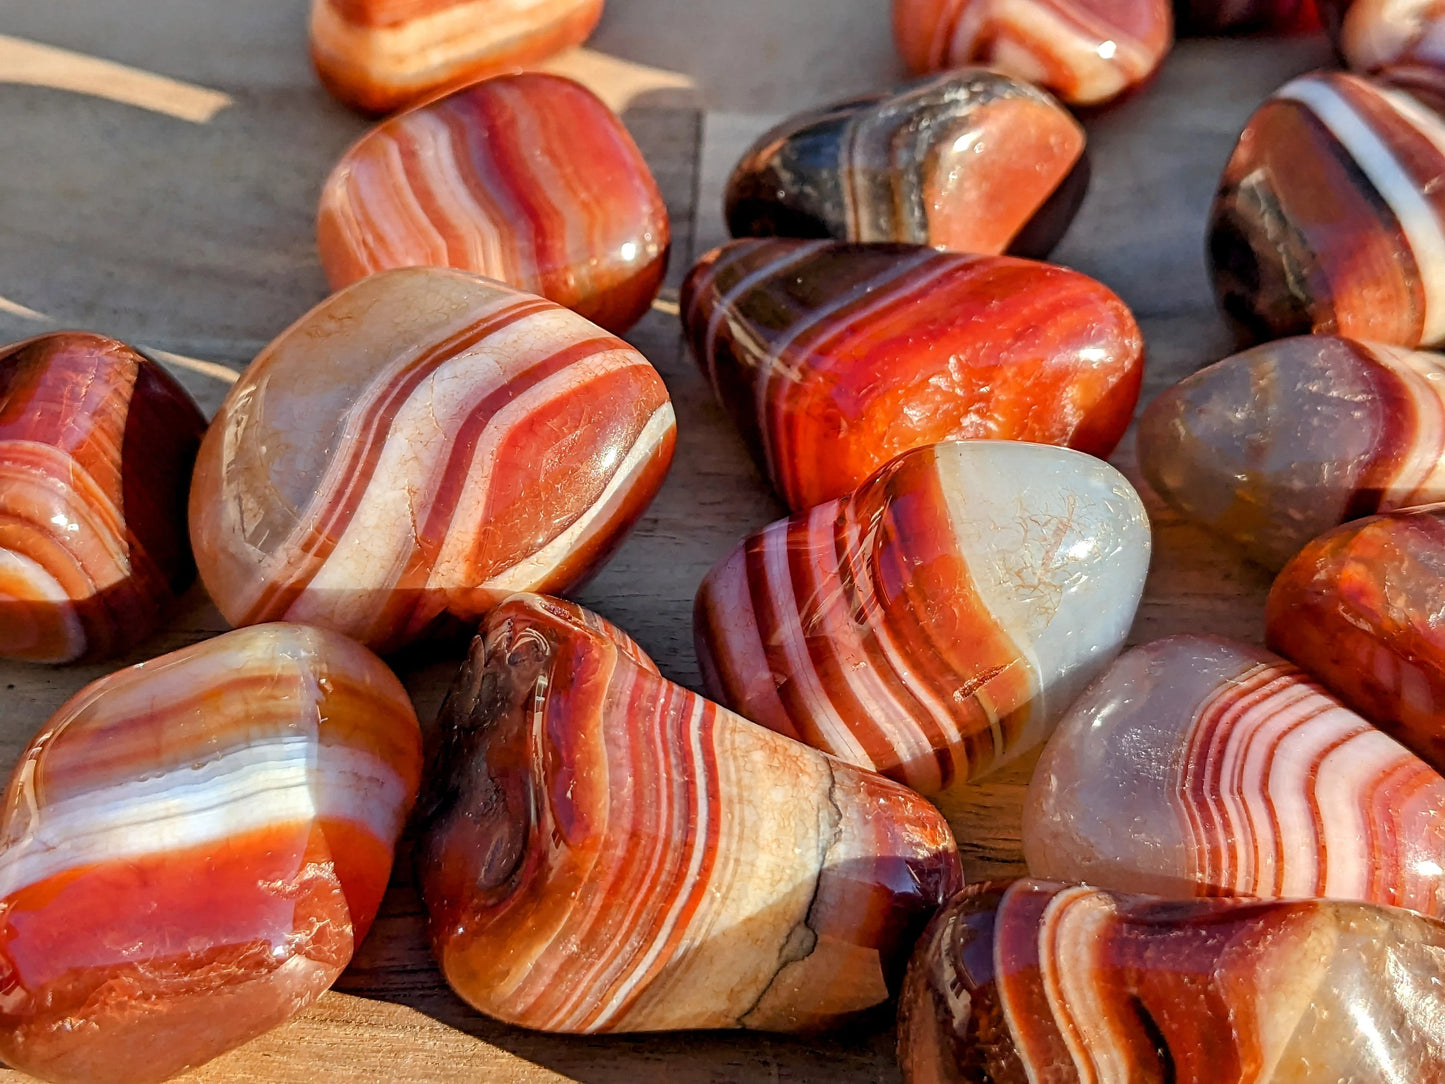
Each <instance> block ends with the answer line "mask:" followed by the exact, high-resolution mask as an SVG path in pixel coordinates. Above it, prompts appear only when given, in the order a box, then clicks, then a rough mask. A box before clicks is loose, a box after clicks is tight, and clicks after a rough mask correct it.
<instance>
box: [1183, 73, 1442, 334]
mask: <svg viewBox="0 0 1445 1084" xmlns="http://www.w3.org/2000/svg"><path fill="white" fill-rule="evenodd" d="M1442 171H1445V116H1442V115H1441V114H1439V113H1437V112H1436V111H1435V110H1433V109H1431V108H1429V107H1428V106H1427V105H1426V104H1425V103H1424V102H1422V101H1421V100H1420V99H1419V98H1417V97H1416V96H1414V95H1413V94H1411V93H1408V92H1407V91H1406V90H1405V89H1402V87H1401V86H1400V85H1392V84H1388V83H1385V82H1382V81H1379V80H1371V79H1365V78H1362V77H1360V76H1357V75H1350V74H1347V73H1344V72H1318V73H1315V74H1312V75H1306V76H1302V77H1300V78H1299V79H1296V80H1294V81H1293V82H1290V83H1287V84H1285V86H1284V87H1282V88H1281V89H1280V90H1278V91H1276V92H1275V93H1274V94H1273V95H1272V96H1271V97H1270V98H1269V99H1268V100H1267V101H1266V102H1265V103H1264V104H1263V105H1262V106H1260V107H1259V109H1258V110H1256V111H1255V113H1254V115H1253V116H1252V117H1250V119H1249V122H1248V123H1247V124H1246V125H1245V128H1244V132H1243V134H1241V135H1240V137H1239V143H1238V145H1237V146H1236V147H1235V149H1234V153H1233V154H1232V155H1231V157H1230V159H1229V163H1228V164H1227V165H1226V166H1225V168H1224V175H1223V177H1222V178H1221V180H1220V184H1219V192H1218V194H1217V196H1216V197H1215V201H1214V207H1213V210H1212V211H1211V216H1210V225H1209V259H1210V265H1211V270H1212V272H1213V277H1214V289H1215V293H1216V294H1217V296H1218V298H1219V302H1220V305H1221V306H1222V307H1223V309H1224V311H1225V312H1226V313H1227V314H1228V315H1229V316H1230V317H1231V318H1233V319H1234V320H1235V321H1236V324H1237V326H1238V330H1239V331H1240V333H1241V334H1242V335H1244V336H1248V337H1252V338H1256V339H1271V338H1278V337H1280V336H1283V335H1294V334H1301V333H1304V332H1310V331H1314V332H1321V333H1337V334H1340V335H1348V336H1351V337H1353V338H1359V339H1366V340H1371V341H1377V342H1387V343H1397V344H1399V345H1402V346H1412V347H1413V346H1433V345H1436V344H1439V343H1441V342H1445V224H1442V216H1445V189H1441V187H1440V186H1439V185H1438V184H1437V183H1436V181H1437V179H1438V178H1439V176H1440V174H1441V173H1442Z"/></svg>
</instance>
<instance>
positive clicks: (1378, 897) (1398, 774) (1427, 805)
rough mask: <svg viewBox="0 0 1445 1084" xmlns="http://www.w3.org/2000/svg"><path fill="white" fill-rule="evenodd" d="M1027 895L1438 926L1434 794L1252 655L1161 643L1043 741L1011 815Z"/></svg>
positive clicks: (1440, 903)
mask: <svg viewBox="0 0 1445 1084" xmlns="http://www.w3.org/2000/svg"><path fill="white" fill-rule="evenodd" d="M1023 835H1024V856H1025V858H1026V859H1027V860H1028V864H1029V872H1031V873H1032V874H1033V875H1034V876H1036V877H1049V878H1054V879H1057V880H1061V881H1082V882H1087V883H1089V884H1092V885H1098V886H1100V887H1103V888H1111V889H1117V890H1120V891H1125V892H1154V893H1158V894H1159V895H1162V896H1196V895H1198V896H1234V895H1251V896H1262V897H1270V898H1274V897H1285V898H1288V897H1314V896H1325V897H1330V898H1333V899H1344V900H1363V901H1366V902H1369V903H1381V904H1389V905H1392V906H1400V907H1409V908H1411V909H1412V910H1416V911H1420V912H1422V913H1424V914H1430V915H1436V916H1438V915H1441V914H1442V913H1445V870H1442V869H1441V864H1440V856H1441V854H1442V853H1445V851H1442V848H1445V779H1442V778H1441V777H1440V776H1439V774H1437V773H1436V772H1435V771H1434V770H1433V769H1432V768H1431V767H1430V766H1429V765H1428V764H1426V763H1425V762H1424V761H1423V760H1421V759H1420V758H1419V757H1417V756H1415V755H1414V754H1413V753H1411V752H1410V751H1409V750H1408V749H1406V748H1405V747H1404V746H1402V745H1400V744H1399V743H1397V742H1396V741H1395V740H1394V739H1393V738H1390V737H1387V736H1386V735H1385V734H1384V733H1382V732H1381V731H1379V730H1377V729H1376V728H1375V727H1373V726H1371V725H1370V724H1369V723H1368V722H1366V721H1365V720H1364V719H1362V718H1360V716H1358V715H1356V714H1355V713H1354V712H1352V711H1350V710H1349V709H1348V708H1346V707H1344V706H1343V705H1342V704H1341V703H1340V702H1339V701H1338V700H1336V699H1335V698H1334V697H1332V696H1330V695H1329V694H1328V693H1327V692H1326V691H1325V690H1324V689H1323V688H1322V687H1321V686H1319V685H1317V684H1316V683H1315V682H1314V681H1312V680H1310V679H1309V678H1308V677H1307V676H1306V675H1305V674H1304V673H1303V672H1301V671H1300V670H1299V669H1298V668H1297V667H1295V666H1294V665H1292V664H1290V663H1287V662H1285V661H1284V660H1283V659H1281V658H1279V657H1278V656H1276V655H1272V654H1270V653H1269V652H1267V651H1265V650H1263V649H1262V648H1256V647H1251V646H1249V645H1246V644H1240V643H1234V642H1232V641H1229V640H1222V639H1219V638H1218V637H1212V636H1174V637H1170V638H1169V639H1167V640H1158V641H1155V642H1154V643H1152V644H1149V645H1147V646H1145V647H1138V648H1135V649H1133V650H1132V651H1128V652H1126V653H1125V654H1124V655H1122V656H1120V658H1119V660H1118V661H1117V662H1116V663H1114V665H1113V666H1112V667H1111V668H1110V669H1109V671H1108V672H1107V673H1106V674H1105V675H1104V676H1103V677H1102V678H1100V679H1099V680H1098V681H1097V682H1095V683H1094V685H1093V686H1091V687H1090V689H1089V691H1088V692H1086V693H1085V694H1084V695H1083V697H1082V698H1081V699H1080V700H1079V701H1078V702H1076V703H1075V704H1074V706H1073V708H1072V709H1070V711H1069V712H1068V713H1067V714H1066V715H1065V716H1064V719H1063V720H1062V721H1061V722H1060V723H1059V726H1058V729H1057V730H1055V731H1054V736H1053V737H1052V738H1051V739H1050V740H1049V744H1048V745H1047V746H1046V747H1045V749H1044V755H1043V757H1042V758H1041V759H1040V761H1039V765H1038V769H1037V771H1036V772H1035V774H1034V778H1033V782H1032V783H1031V784H1030V785H1029V792H1028V798H1027V801H1026V803H1025V807H1024V828H1023Z"/></svg>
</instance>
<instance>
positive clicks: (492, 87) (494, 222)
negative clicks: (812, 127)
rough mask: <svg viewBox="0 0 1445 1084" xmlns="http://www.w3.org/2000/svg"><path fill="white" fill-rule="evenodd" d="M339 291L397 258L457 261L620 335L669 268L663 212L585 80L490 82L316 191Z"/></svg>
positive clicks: (436, 105)
mask: <svg viewBox="0 0 1445 1084" xmlns="http://www.w3.org/2000/svg"><path fill="white" fill-rule="evenodd" d="M316 234H317V241H318V244H319V246H320V251H321V264H322V266H323V267H324V268H325V270H326V277H327V278H328V279H329V280H330V282H331V287H332V289H334V290H339V289H341V288H342V287H344V286H348V285H350V284H351V283H354V282H356V281H358V280H359V279H363V278H365V277H366V276H367V275H370V274H372V273H374V272H377V271H381V270H384V269H386V268H393V267H426V266H434V267H454V268H457V269H459V270H462V271H474V272H476V273H477V274H479V275H486V276H488V277H489V278H494V279H500V280H501V281H503V282H506V283H508V284H510V285H512V286H515V287H517V288H518V289H521V290H527V291H528V292H530V293H536V294H541V295H542V296H543V297H546V298H549V299H550V300H552V301H555V302H557V304H559V305H563V306H565V307H567V308H569V309H573V310H575V311H576V312H577V313H579V314H580V315H582V316H584V317H586V318H587V319H588V320H591V321H593V322H594V323H597V324H600V325H601V326H603V327H605V328H607V329H608V330H609V331H615V332H617V333H618V334H621V333H622V332H624V331H626V330H627V329H628V328H629V327H631V326H632V325H633V324H634V323H636V322H637V320H638V319H639V318H640V317H641V316H642V315H643V314H644V313H645V312H647V310H648V307H649V306H651V304H652V300H653V298H654V297H656V296H657V289H658V286H659V285H660V284H661V282H662V276H663V273H664V271H666V269H667V254H668V244H669V239H670V236H671V234H670V232H669V226H668V218H667V208H666V207H665V206H664V205H663V202H662V195H661V193H659V192H658V190H657V184H656V182H655V181H654V180H653V179H652V173H651V172H650V171H649V170H648V168H647V163H646V162H644V161H643V159H642V154H641V152H639V151H638V149H637V145H636V144H635V143H633V142H632V137H631V136H629V135H628V134H627V129H625V128H624V127H623V126H622V122H621V121H620V120H618V119H617V117H616V115H615V114H614V113H613V112H612V111H611V110H610V109H608V108H607V106H606V105H604V104H603V103H602V100H601V99H600V98H598V97H597V96H596V95H595V94H593V93H592V92H591V91H590V90H588V89H587V88H586V87H584V86H582V85H581V84H579V83H574V82H573V81H572V80H570V79H563V78H561V77H560V76H556V75H544V74H541V73H537V72H529V73H526V74H522V75H511V76H501V77H498V78H496V79H488V80H486V81H485V82H482V83H477V84H475V85H473V86H470V87H465V88H463V89H462V90H458V91H456V92H455V93H453V94H450V95H448V96H447V97H445V98H441V99H438V100H436V101H432V102H428V103H427V104H425V105H422V106H418V107H417V108H416V109H412V110H410V111H408V112H406V113H403V114H401V115H400V116H397V117H392V118H391V119H390V120H387V121H384V122H383V123H382V124H380V125H378V126H377V127H376V128H373V129H372V130H371V131H370V132H368V133H367V134H366V135H364V136H362V138H361V139H360V140H359V141H358V142H357V143H356V144H355V145H354V146H353V147H352V148H351V149H350V150H348V151H347V152H346V154H345V155H343V156H342V158H341V161H340V162H338V163H337V165H336V168H335V169H333V170H332V172H331V176H330V177H329V178H328V179H327V181H326V185H325V187H324V188H323V189H322V192H321V208H320V211H319V212H318V214H317V219H316Z"/></svg>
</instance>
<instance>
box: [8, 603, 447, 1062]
mask: <svg viewBox="0 0 1445 1084" xmlns="http://www.w3.org/2000/svg"><path fill="white" fill-rule="evenodd" d="M420 774H421V735H420V731H419V730H418V728H417V722H416V716H415V714H414V713H413V712H412V707H411V702H410V701H409V700H408V699H407V695H406V692H405V690H403V689H402V687H401V683H400V682H398V681H397V680H396V678H395V677H394V676H393V675H392V673H391V671H389V670H388V669H387V668H386V667H385V666H384V665H382V663H381V661H380V660H378V659H377V658H376V656H374V655H372V654H371V653H370V652H369V651H366V650H365V649H364V648H361V647H359V646H358V645H356V644H354V643H352V642H351V641H350V640H347V639H346V638H344V637H342V636H338V635H336V634H335V633H331V632H325V631H323V630H321V629H313V628H305V627H302V626H300V625H280V624H277V625H262V626H259V627H257V628H251V629H242V630H240V631H237V632H232V633H228V634H226V635H225V636H220V637H217V638H216V639H214V640H209V641H206V642H205V643H201V644H197V645H195V646H193V647H188V648H184V649H182V650H180V651H176V652H172V653H171V654H169V655H164V656H162V657H161V658H158V659H154V660H152V661H150V662H146V663H142V664H140V665H139V666H132V667H130V668H129V669H125V670H121V671H120V672H119V673H115V674H111V675H110V676H109V677H105V678H102V679H101V680H99V681H96V682H93V683H92V684H90V685H88V686H86V687H85V688H84V689H82V690H81V691H80V692H79V693H77V694H76V695H75V696H74V697H72V698H71V699H70V700H69V701H67V702H66V703H65V705H64V706H63V707H61V709H60V710H59V711H58V712H56V714H55V715H54V716H53V717H52V718H51V719H50V721H49V722H48V723H47V724H46V726H45V728H44V729H43V730H42V731H41V732H40V734H39V735H38V736H37V737H36V738H35V740H34V741H33V742H31V743H30V746H29V748H27V749H26V750H25V752H24V753H23V754H22V755H21V758H20V763H19V765H18V766H17V767H16V769H15V772H14V774H13V775H12V776H11V778H10V785H9V788H8V789H7V791H6V793H5V806H4V813H3V824H0V975H3V979H4V985H3V988H4V991H5V994H4V998H3V999H0V1056H3V1057H4V1059H5V1061H6V1062H7V1063H8V1064H9V1065H11V1066H13V1067H15V1068H16V1069H19V1070H20V1071H22V1072H25V1073H30V1074H33V1075H35V1076H38V1077H42V1078H44V1079H46V1080H53V1081H61V1082H74V1084H145V1082H150V1081H159V1080H164V1079H165V1078H167V1077H170V1076H174V1075H175V1074H177V1073H181V1072H184V1071H185V1070H187V1069H189V1068H193V1067H195V1066H198V1065H200V1064H202V1063H203V1062H205V1061H208V1060H209V1059H211V1058H214V1057H216V1056H217V1055H219V1054H222V1053H224V1052H225V1051H227V1050H230V1049H231V1048H232V1047H235V1046H238V1045H240V1044H241V1043H244V1042H246V1041H248V1040H250V1039H252V1038H254V1037H256V1036H257V1035H260V1034H261V1033H262V1032H265V1031H267V1030H269V1029H271V1028H273V1027H276V1026H277V1025H279V1024H282V1023H284V1022H285V1021H287V1020H289V1019H291V1018H292V1017H293V1016H295V1015H296V1014H297V1013H299V1012H300V1011H301V1010H302V1009H304V1008H305V1007H306V1006H307V1005H309V1004H310V1003H311V1002H312V1001H314V1000H315V999H316V998H317V997H319V996H320V995H321V993H322V992H323V991H324V990H326V989H327V987H329V986H330V985H331V984H332V983H333V982H334V981H335V980H336V978H337V976H338V975H340V974H341V972H342V970H343V969H345V967H346V965H347V962H348V961H349V960H350V959H351V954H352V952H353V950H354V949H355V947H356V945H357V944H359V943H360V942H361V940H362V938H364V937H365V936H366V932H367V930H368V929H369V928H370V926H371V922H372V919H373V918H374V917H375V915H376V910H377V907H378V906H379V905H380V903H381V897H382V893H383V892H384V891H385V890H386V884H387V880H388V878H389V876H390V873H391V863H392V849H393V847H394V846H395V844H396V840H397V837H398V836H399V835H400V834H401V829H402V825H403V823H404V822H405V821H406V818H407V814H408V813H409V812H410V810H411V807H412V803H413V801H414V800H415V798H416V790H417V782H418V778H419V776H420Z"/></svg>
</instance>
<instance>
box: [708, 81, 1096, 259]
mask: <svg viewBox="0 0 1445 1084" xmlns="http://www.w3.org/2000/svg"><path fill="white" fill-rule="evenodd" d="M1088 182H1089V167H1088V160H1087V158H1086V157H1085V155H1084V129H1083V128H1082V127H1081V126H1080V124H1079V122H1078V121H1076V120H1075V119H1074V118H1073V116H1072V115H1070V113H1069V112H1068V111H1067V110H1066V109H1064V108H1063V107H1062V106H1061V105H1059V103H1058V102H1057V101H1056V100H1054V98H1052V97H1051V96H1050V95H1048V94H1046V93H1044V92H1043V91H1041V90H1037V89H1035V88H1034V87H1032V86H1030V85H1029V84H1027V83H1021V82H1019V81H1018V80H1016V79H1010V78H1008V77H1007V76H1004V75H1000V74H998V73H997V72H991V71H989V70H987V69H986V68H965V69H963V70H962V71H952V72H947V73H945V74H943V75H938V76H934V77H932V78H929V79H924V80H921V81H919V82H917V83H914V84H913V85H911V86H908V87H905V88H903V89H902V90H899V91H894V92H886V93H882V94H874V95H870V96H868V97H865V98H855V99H852V100H850V101H846V102H840V103H838V104H837V105H832V106H828V107H826V108H823V109H815V110H811V111H809V112H807V113H800V114H798V115H797V116H795V117H791V118H789V119H788V120H786V121H784V122H783V123H782V124H780V125H779V126H778V127H776V128H774V129H772V130H771V131H769V132H767V133H766V134H764V135H763V136H761V137H760V138H759V139H758V141H757V142H756V143H754V144H753V146H752V147H751V148H750V149H749V150H748V152H747V153H746V154H745V155H744V156H743V158H742V160H741V161H740V162H739V163H738V165H737V168H736V169H734V170H733V173H732V176H731V178H730V179H729V180H728V186H727V192H726V195H725V203H726V212H727V220H728V228H729V229H730V230H731V231H732V234H733V236H734V237H744V236H767V235H774V234H775V235H778V236H783V237H831V238H834V239H836V240H840V241H903V242H908V243H911V244H920V245H934V246H936V247H938V248H945V249H953V250H956V251H958V252H978V253H999V252H1003V251H1005V250H1007V251H1010V252H1014V253H1017V254H1019V255H1022V256H1045V255H1047V254H1048V252H1049V250H1050V249H1052V248H1053V247H1054V245H1055V244H1056V243H1057V242H1058V240H1059V238H1060V237H1062V236H1063V234H1064V231H1065V230H1066V229H1068V227H1069V223H1070V222H1071V221H1072V220H1073V217H1074V212H1075V211H1077V210H1078V209H1079V204H1080V203H1081V202H1083V199H1084V192H1085V190H1086V189H1087V187H1088Z"/></svg>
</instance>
